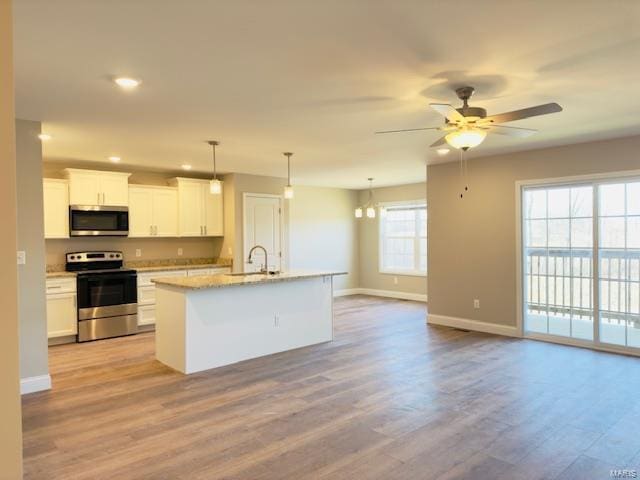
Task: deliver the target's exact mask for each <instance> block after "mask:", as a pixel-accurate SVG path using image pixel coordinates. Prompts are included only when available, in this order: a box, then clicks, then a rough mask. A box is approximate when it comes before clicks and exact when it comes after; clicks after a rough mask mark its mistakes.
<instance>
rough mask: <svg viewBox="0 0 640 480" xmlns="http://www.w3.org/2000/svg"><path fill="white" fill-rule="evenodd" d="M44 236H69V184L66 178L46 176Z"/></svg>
mask: <svg viewBox="0 0 640 480" xmlns="http://www.w3.org/2000/svg"><path fill="white" fill-rule="evenodd" d="M42 190H43V200H44V238H69V184H68V182H67V181H66V180H58V179H55V178H45V179H43V181H42Z"/></svg>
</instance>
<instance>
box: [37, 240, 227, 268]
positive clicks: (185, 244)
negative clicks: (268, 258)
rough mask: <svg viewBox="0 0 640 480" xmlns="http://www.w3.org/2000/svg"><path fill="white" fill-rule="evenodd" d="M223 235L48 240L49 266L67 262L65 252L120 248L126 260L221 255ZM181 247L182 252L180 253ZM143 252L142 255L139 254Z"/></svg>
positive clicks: (47, 254)
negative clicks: (216, 236)
mask: <svg viewBox="0 0 640 480" xmlns="http://www.w3.org/2000/svg"><path fill="white" fill-rule="evenodd" d="M221 248H222V238H211V237H208V238H197V237H181V238H118V237H98V238H81V237H77V238H68V239H59V240H58V239H56V240H53V239H50V240H45V249H46V263H47V265H60V264H64V262H65V254H66V253H69V252H82V251H90V250H118V251H122V252H123V253H124V260H125V262H134V261H145V262H149V261H160V260H164V261H166V260H174V259H177V260H183V261H187V260H190V259H199V258H215V259H217V258H218V257H220V256H221V255H220V254H221V252H220V249H221ZM178 249H182V255H180V254H179V253H178ZM136 253H140V256H136Z"/></svg>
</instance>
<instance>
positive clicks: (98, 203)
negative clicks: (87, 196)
mask: <svg viewBox="0 0 640 480" xmlns="http://www.w3.org/2000/svg"><path fill="white" fill-rule="evenodd" d="M96 205H100V192H98V202H97V203H96Z"/></svg>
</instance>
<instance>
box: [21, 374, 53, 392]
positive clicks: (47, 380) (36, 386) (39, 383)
mask: <svg viewBox="0 0 640 480" xmlns="http://www.w3.org/2000/svg"><path fill="white" fill-rule="evenodd" d="M50 389H51V375H49V374H47V375H38V376H36V377H27V378H21V379H20V393H21V394H22V395H24V394H25V393H33V392H41V391H42V390H50Z"/></svg>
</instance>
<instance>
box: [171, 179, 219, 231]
mask: <svg viewBox="0 0 640 480" xmlns="http://www.w3.org/2000/svg"><path fill="white" fill-rule="evenodd" d="M173 183H174V184H176V185H177V186H178V215H179V219H180V220H179V232H180V236H182V237H207V236H208V237H220V236H222V235H224V223H223V204H222V193H221V194H220V195H213V194H211V193H210V191H209V180H197V179H193V178H180V177H179V178H176V179H174V180H173Z"/></svg>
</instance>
